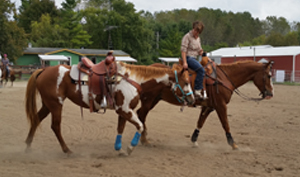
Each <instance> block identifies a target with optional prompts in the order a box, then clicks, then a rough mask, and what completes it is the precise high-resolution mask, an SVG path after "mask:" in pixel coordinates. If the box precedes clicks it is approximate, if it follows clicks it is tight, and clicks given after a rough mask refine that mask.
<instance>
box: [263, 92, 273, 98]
mask: <svg viewBox="0 0 300 177" xmlns="http://www.w3.org/2000/svg"><path fill="white" fill-rule="evenodd" d="M262 95H263V98H264V99H267V100H269V99H271V98H272V97H273V93H272V92H271V91H269V90H266V91H264V92H262Z"/></svg>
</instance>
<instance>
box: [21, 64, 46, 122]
mask: <svg viewBox="0 0 300 177" xmlns="http://www.w3.org/2000/svg"><path fill="white" fill-rule="evenodd" d="M42 71H43V69H38V70H36V71H35V72H34V73H32V75H31V76H30V78H29V80H28V83H27V88H26V95H25V110H26V115H27V119H28V121H29V122H30V125H31V127H37V126H38V125H39V124H40V120H39V118H38V116H37V106H36V95H37V93H38V92H37V89H36V79H37V77H38V75H39V74H40V73H41V72H42Z"/></svg>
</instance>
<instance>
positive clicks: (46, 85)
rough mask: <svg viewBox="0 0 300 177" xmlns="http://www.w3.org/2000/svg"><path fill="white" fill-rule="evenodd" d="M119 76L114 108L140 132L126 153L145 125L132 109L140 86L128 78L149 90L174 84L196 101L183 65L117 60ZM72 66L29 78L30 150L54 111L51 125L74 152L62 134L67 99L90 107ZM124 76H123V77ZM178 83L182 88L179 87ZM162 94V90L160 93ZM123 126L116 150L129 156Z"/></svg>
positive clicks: (130, 148) (185, 96)
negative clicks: (73, 76) (160, 65)
mask: <svg viewBox="0 0 300 177" xmlns="http://www.w3.org/2000/svg"><path fill="white" fill-rule="evenodd" d="M116 65H117V73H118V76H117V77H118V79H117V82H115V83H114V84H113V85H112V91H113V94H112V95H113V102H114V106H112V107H114V109H115V111H116V113H117V114H118V116H119V120H122V119H125V120H127V121H129V122H130V123H132V124H133V125H135V126H136V128H137V132H136V133H135V136H134V138H133V139H132V142H131V145H129V146H128V148H127V154H130V153H131V152H132V151H133V148H134V147H135V146H136V145H137V144H138V142H139V139H140V136H141V132H143V130H144V129H143V124H142V122H141V121H140V120H139V119H138V117H137V115H136V114H135V112H134V111H133V109H134V108H135V107H136V106H137V105H138V103H139V99H140V95H139V89H138V87H137V86H134V84H132V83H131V82H129V80H131V81H134V82H135V83H136V85H138V84H139V85H147V86H148V87H149V88H148V91H149V90H150V89H151V88H152V87H156V86H157V85H159V86H161V87H167V86H170V85H171V88H172V89H174V94H176V95H178V97H181V98H183V99H184V100H186V101H187V102H194V96H193V94H192V89H191V86H190V84H189V75H188V73H187V71H185V70H184V69H183V68H182V67H181V66H179V67H177V68H176V69H170V68H167V69H166V68H153V67H152V68H150V67H147V66H139V65H129V64H125V63H122V62H116ZM70 70H71V66H68V65H58V66H51V67H47V68H44V69H39V70H36V71H35V72H34V73H33V74H32V76H31V77H30V79H29V81H28V84H27V89H26V97H25V103H26V113H27V118H28V120H29V122H30V130H29V133H28V136H27V139H26V143H27V149H26V150H29V148H30V146H31V143H32V140H33V137H34V134H35V131H36V129H37V127H38V125H39V124H40V123H41V121H42V120H44V119H45V118H46V116H47V115H48V114H49V113H51V115H52V123H51V128H52V130H53V132H54V133H55V135H56V137H57V139H58V141H59V143H60V146H61V148H62V150H63V152H65V153H68V154H70V153H72V152H71V150H70V149H69V148H68V147H67V145H66V143H65V141H64V139H63V137H62V135H61V125H60V124H61V119H62V116H61V114H62V107H63V103H64V100H65V99H66V98H69V99H70V100H71V101H72V102H73V103H75V104H77V105H79V106H82V107H84V108H89V106H90V102H89V97H88V96H89V94H88V92H89V90H88V88H87V87H83V86H82V87H81V89H80V88H79V87H80V86H81V85H80V82H79V84H78V83H76V82H74V81H73V80H72V79H71V77H70ZM121 76H122V77H121ZM178 85H179V86H180V88H182V89H178V88H177V87H178ZM36 90H37V91H38V92H39V94H40V96H41V101H42V107H41V108H40V109H39V111H37V106H36ZM158 94H159V93H158ZM93 97H94V99H95V101H94V106H95V108H96V109H97V110H99V109H100V108H101V101H102V98H103V95H97V94H93ZM123 128H124V127H120V124H118V129H117V130H118V135H117V137H116V141H115V150H117V151H119V153H120V155H127V154H126V153H125V152H124V151H123V150H122V142H121V139H122V131H120V130H121V129H123Z"/></svg>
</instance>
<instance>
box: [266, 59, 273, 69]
mask: <svg viewBox="0 0 300 177" xmlns="http://www.w3.org/2000/svg"><path fill="white" fill-rule="evenodd" d="M273 64H274V61H272V60H271V61H269V62H268V63H267V64H266V68H268V67H269V66H270V68H272V66H273Z"/></svg>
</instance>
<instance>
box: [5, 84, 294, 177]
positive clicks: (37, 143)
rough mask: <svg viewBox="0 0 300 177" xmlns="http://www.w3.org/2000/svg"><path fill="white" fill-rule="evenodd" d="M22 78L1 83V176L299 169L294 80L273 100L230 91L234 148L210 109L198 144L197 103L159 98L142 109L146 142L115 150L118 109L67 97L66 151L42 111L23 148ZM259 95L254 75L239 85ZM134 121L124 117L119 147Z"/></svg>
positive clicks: (216, 176) (277, 173)
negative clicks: (93, 108) (84, 106)
mask: <svg viewBox="0 0 300 177" xmlns="http://www.w3.org/2000/svg"><path fill="white" fill-rule="evenodd" d="M25 87H26V82H16V83H15V84H14V87H12V88H11V87H5V88H0V176H1V177H19V176H20V177H53V176H57V177H60V176H61V177H87V176H88V177H102V176H103V177H135V176H137V177H152V176H155V177H158V176H159V177H161V176H162V177H165V176H171V177H183V176H187V177H194V176H203V177H227V176H228V177H244V176H245V177H248V176H249V177H250V176H255V177H258V176H259V177H264V176H272V177H296V176H300V106H299V103H300V86H285V85H274V87H275V95H274V98H272V99H271V100H268V101H267V100H264V101H261V102H259V103H257V102H253V101H245V100H243V99H242V98H241V97H239V96H237V95H236V94H234V95H233V97H232V100H231V102H230V103H229V105H228V116H229V122H230V127H231V133H232V136H233V138H234V139H235V141H236V143H237V145H238V146H239V148H240V149H239V150H232V149H231V147H230V146H229V145H228V144H227V142H226V138H225V133H224V131H223V129H222V126H221V124H220V122H219V120H218V117H217V115H216V113H215V112H213V113H212V114H211V115H210V116H209V118H208V120H207V121H206V123H205V125H204V127H203V129H202V130H201V131H200V136H199V139H198V143H199V146H198V147H197V148H195V147H193V146H192V143H191V142H190V136H191V134H192V132H193V130H194V128H195V127H196V122H197V120H198V116H199V112H200V108H199V107H198V108H185V110H184V112H180V111H179V108H180V107H178V106H173V105H170V104H168V103H166V102H163V101H162V102H160V103H159V104H158V105H157V106H156V107H155V108H154V109H153V110H152V111H151V112H150V114H149V115H148V118H147V125H148V133H149V134H148V137H149V139H150V140H151V143H152V146H151V147H148V146H143V145H141V144H139V145H138V146H137V147H136V148H135V150H134V152H133V153H132V154H131V155H130V156H128V157H119V156H118V153H117V152H116V151H115V150H114V141H115V137H116V135H117V131H116V128H117V114H116V113H115V112H114V111H113V110H109V111H108V112H107V113H106V114H104V115H101V114H91V113H89V110H84V119H81V117H80V108H79V107H78V106H76V105H74V104H73V103H71V102H70V101H68V100H67V101H65V105H64V110H63V119H62V134H63V137H64V138H65V141H66V143H67V145H68V146H69V148H70V149H71V150H72V151H73V154H72V155H71V156H67V155H66V154H64V153H63V152H62V150H61V148H60V146H59V143H58V141H57V140H56V137H55V135H54V133H53V132H52V130H51V128H50V121H51V118H50V116H48V117H47V118H46V119H45V120H44V121H43V122H42V124H41V126H40V128H39V129H38V130H37V132H36V136H35V138H34V140H33V143H32V151H31V152H30V153H25V147H26V145H25V142H24V141H25V138H26V136H27V133H28V129H29V124H28V122H27V119H26V115H25V111H24V95H25ZM240 91H241V92H243V93H244V94H246V95H248V96H251V97H257V96H258V94H259V92H258V90H257V89H256V88H255V86H254V85H253V84H252V83H248V84H246V85H244V86H242V87H241V88H240ZM135 131H136V129H135V127H134V126H133V125H131V124H127V126H126V128H125V132H124V135H123V147H127V145H128V144H129V143H130V142H131V139H132V138H133V136H134V133H135Z"/></svg>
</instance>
